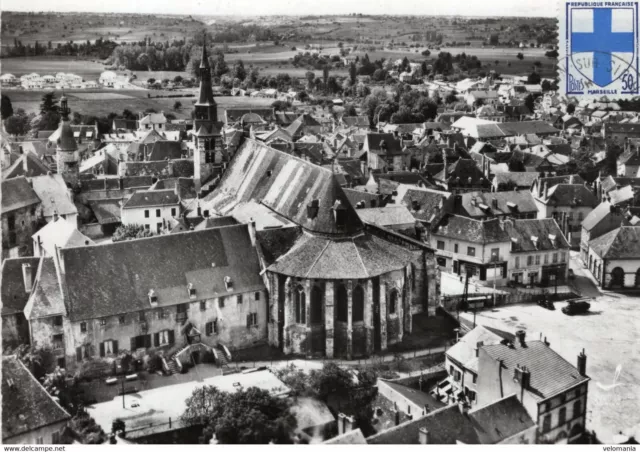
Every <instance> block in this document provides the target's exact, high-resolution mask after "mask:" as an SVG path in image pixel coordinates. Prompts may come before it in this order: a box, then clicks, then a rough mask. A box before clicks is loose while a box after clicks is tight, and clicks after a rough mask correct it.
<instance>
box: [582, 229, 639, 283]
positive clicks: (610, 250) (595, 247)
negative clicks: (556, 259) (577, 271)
mask: <svg viewBox="0 0 640 452" xmlns="http://www.w3.org/2000/svg"><path fill="white" fill-rule="evenodd" d="M638 243H640V227H638V226H631V225H629V226H626V225H623V226H620V227H619V228H616V229H614V230H612V231H609V232H607V233H606V234H603V235H601V236H600V237H597V238H595V239H593V240H591V241H589V248H588V260H585V261H584V262H585V264H586V265H587V268H588V269H589V271H591V273H592V274H593V276H594V278H595V279H596V281H598V284H599V285H600V287H601V288H603V289H605V288H606V289H628V288H637V287H640V248H639V247H638Z"/></svg>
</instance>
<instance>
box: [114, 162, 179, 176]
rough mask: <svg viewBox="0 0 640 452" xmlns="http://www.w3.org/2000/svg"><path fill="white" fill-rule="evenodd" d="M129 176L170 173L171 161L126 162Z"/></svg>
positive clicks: (166, 174) (126, 172) (126, 171)
mask: <svg viewBox="0 0 640 452" xmlns="http://www.w3.org/2000/svg"><path fill="white" fill-rule="evenodd" d="M124 167H125V174H126V175H127V176H149V175H165V176H168V175H169V162H168V161H166V160H161V161H159V162H124Z"/></svg>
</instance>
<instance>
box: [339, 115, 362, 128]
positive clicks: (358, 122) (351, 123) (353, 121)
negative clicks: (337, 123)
mask: <svg viewBox="0 0 640 452" xmlns="http://www.w3.org/2000/svg"><path fill="white" fill-rule="evenodd" d="M342 122H343V123H344V124H345V125H347V126H348V127H366V128H369V117H368V116H343V117H342Z"/></svg>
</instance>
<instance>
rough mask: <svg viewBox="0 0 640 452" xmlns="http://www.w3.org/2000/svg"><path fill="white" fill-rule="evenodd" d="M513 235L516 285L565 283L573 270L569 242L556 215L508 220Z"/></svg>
mask: <svg viewBox="0 0 640 452" xmlns="http://www.w3.org/2000/svg"><path fill="white" fill-rule="evenodd" d="M504 223H505V230H506V231H507V232H508V234H509V237H510V238H511V246H510V250H509V263H508V268H509V272H508V278H509V280H510V281H512V282H513V283H515V284H525V285H527V286H529V285H530V286H533V285H537V284H540V285H542V286H553V285H556V286H557V285H558V284H564V283H565V282H566V280H567V276H568V271H569V243H568V242H567V240H566V239H565V237H564V235H563V233H562V231H561V230H560V228H559V227H558V224H557V223H556V221H555V220H554V219H552V218H545V219H535V220H515V221H509V220H506V221H505V222H504Z"/></svg>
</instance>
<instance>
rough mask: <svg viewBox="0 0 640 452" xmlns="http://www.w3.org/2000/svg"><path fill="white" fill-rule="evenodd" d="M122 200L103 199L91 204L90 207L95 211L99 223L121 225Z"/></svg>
mask: <svg viewBox="0 0 640 452" xmlns="http://www.w3.org/2000/svg"><path fill="white" fill-rule="evenodd" d="M121 202H122V200H121V199H101V200H96V201H91V202H89V207H91V210H93V214H94V215H95V216H96V219H97V220H98V223H100V224H113V223H120V222H121V221H122V220H121V210H120V203H121Z"/></svg>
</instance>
